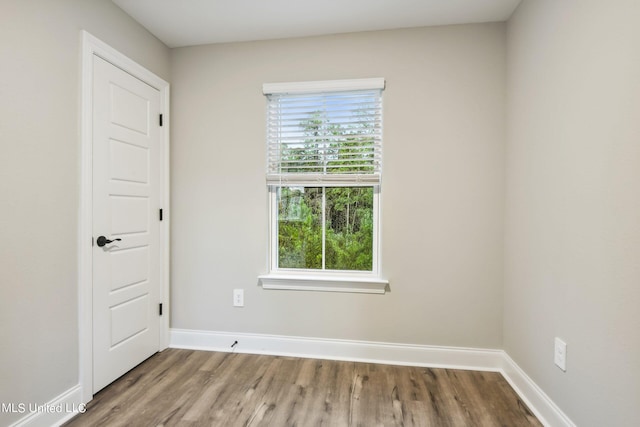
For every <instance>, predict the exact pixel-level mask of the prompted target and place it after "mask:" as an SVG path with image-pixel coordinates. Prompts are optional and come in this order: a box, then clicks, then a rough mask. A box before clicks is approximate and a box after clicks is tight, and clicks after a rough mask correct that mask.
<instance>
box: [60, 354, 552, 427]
mask: <svg viewBox="0 0 640 427" xmlns="http://www.w3.org/2000/svg"><path fill="white" fill-rule="evenodd" d="M87 425H105V426H110V427H111V426H132V425H133V426H154V427H155V426H180V427H191V426H225V427H226V426H243V427H247V426H367V427H369V426H385V427H387V426H452V427H458V426H505V425H508V426H514V427H517V426H540V425H541V424H540V423H539V422H538V420H537V419H536V418H535V417H534V416H533V414H532V413H531V411H530V410H529V409H528V408H527V407H526V405H525V404H524V403H523V402H522V401H521V400H520V399H519V397H518V396H517V394H516V393H515V392H514V391H513V389H512V388H511V387H510V386H509V384H508V383H507V382H506V380H505V379H504V378H503V377H502V376H501V375H500V374H499V373H496V372H474V371H463V370H450V369H431V368H422V367H410V366H391V365H381V364H373V363H354V362H341V361H328V360H317V359H302V358H292V357H278V356H260V355H249V354H235V353H216V352H206V351H193V350H180V349H168V350H165V351H164V352H162V353H159V354H156V355H154V356H153V357H151V358H150V359H149V360H147V361H146V362H144V363H142V364H141V365H139V366H138V367H136V368H135V369H133V370H132V371H130V372H128V373H127V374H125V375H124V376H123V377H122V378H120V379H118V380H117V381H115V382H114V383H113V384H111V385H109V386H108V387H106V388H105V389H104V390H102V391H100V392H99V393H98V394H96V395H95V396H94V399H93V400H92V401H91V402H90V403H89V405H88V407H87V412H86V413H85V414H80V415H78V416H76V417H74V418H73V419H72V420H70V421H69V422H68V423H67V424H66V426H69V427H74V426H87Z"/></svg>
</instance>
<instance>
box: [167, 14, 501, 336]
mask: <svg viewBox="0 0 640 427" xmlns="http://www.w3.org/2000/svg"><path fill="white" fill-rule="evenodd" d="M171 65H172V85H173V92H172V94H173V95H172V112H173V122H172V131H173V132H172V153H171V155H172V165H171V166H172V188H171V190H172V206H171V207H172V212H173V217H172V221H173V222H172V239H173V240H172V245H173V246H172V254H173V258H172V313H171V314H172V327H174V328H187V329H202V330H213V331H231V332H251V333H269V334H281V335H294V336H305V337H329V338H343V339H357V340H374V341H385V342H397V343H416V344H433V345H450V346H466V347H487V348H499V347H501V344H502V336H501V333H502V271H503V267H502V241H503V227H502V226H503V221H502V219H503V199H504V191H503V190H504V179H503V171H504V163H503V162H504V108H505V93H504V81H505V26H504V24H483V25H463V26H448V27H438V28H421V29H411V30H398V31H386V32H371V33H358V34H349V35H337V36H326V37H313V38H301V39H288V40H278V41H267V42H255V43H236V44H221V45H209V46H199V47H191V48H180V49H174V50H172V55H171ZM365 77H384V78H386V82H387V89H386V90H385V92H384V102H385V105H384V114H385V128H384V138H385V140H384V156H385V157H384V178H383V196H382V197H383V199H382V241H383V246H382V271H383V275H384V276H385V277H386V278H388V279H389V280H390V282H391V285H390V286H391V292H389V293H387V294H386V295H383V296H380V295H357V294H343V293H323V292H306V291H302V292H301V291H273V290H271V291H268V290H263V289H262V288H260V287H259V286H258V280H257V276H258V275H259V274H263V273H266V272H267V228H268V221H267V192H266V185H265V176H264V174H265V102H266V101H265V99H264V96H263V95H262V92H261V89H262V84H263V83H265V82H281V81H305V80H328V79H348V78H365ZM234 288H244V289H245V307H244V308H233V307H232V289H234Z"/></svg>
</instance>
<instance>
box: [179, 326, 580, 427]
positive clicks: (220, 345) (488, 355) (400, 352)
mask: <svg viewBox="0 0 640 427" xmlns="http://www.w3.org/2000/svg"><path fill="white" fill-rule="evenodd" d="M170 337H171V339H170V344H169V347H172V348H185V349H192V350H207V351H221V352H229V353H230V352H237V353H250V354H267V355H274V356H294V357H305V358H314V359H329V360H345V361H354V362H370V363H382V364H388V365H408V366H425V367H431V368H449V369H467V370H475V371H494V372H500V373H501V374H502V375H503V376H504V377H505V379H506V380H507V382H509V384H510V385H511V386H512V387H513V389H514V390H515V391H516V393H517V394H518V395H519V396H520V398H521V399H522V400H523V401H524V402H525V403H526V404H527V406H528V407H529V408H530V409H531V411H532V412H533V413H534V414H535V416H536V417H537V418H538V419H539V420H540V422H541V423H542V424H544V425H545V426H548V427H556V426H557V427H575V424H574V423H573V422H572V421H571V420H570V419H569V417H567V416H566V415H565V414H564V413H563V412H562V411H561V410H560V408H558V406H557V405H556V404H555V403H554V402H553V401H552V400H551V399H550V398H549V396H547V395H546V394H545V393H544V392H543V391H542V390H541V389H540V387H538V386H537V385H536V384H535V383H534V382H533V381H532V380H531V378H529V377H528V376H527V375H526V374H525V373H524V372H523V371H522V369H520V367H519V366H518V365H517V364H516V363H515V362H514V361H513V360H512V359H511V358H510V357H509V355H508V354H507V353H505V352H504V351H503V350H492V349H477V348H461V347H438V346H428V345H412V344H396V343H382V342H369V341H351V340H337V339H321V338H304V337H290V336H281V335H262V334H247V333H232V332H214V331H197V330H188V329H171V330H170ZM235 341H237V344H236V345H235V346H233V347H232V344H233V343H234V342H235Z"/></svg>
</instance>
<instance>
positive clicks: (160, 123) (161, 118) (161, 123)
mask: <svg viewBox="0 0 640 427" xmlns="http://www.w3.org/2000/svg"><path fill="white" fill-rule="evenodd" d="M160 126H162V114H160Z"/></svg>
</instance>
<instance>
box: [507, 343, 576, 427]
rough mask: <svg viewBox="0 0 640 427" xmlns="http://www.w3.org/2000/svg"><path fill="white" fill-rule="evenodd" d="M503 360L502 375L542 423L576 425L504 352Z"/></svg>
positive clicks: (547, 424) (546, 424)
mask: <svg viewBox="0 0 640 427" xmlns="http://www.w3.org/2000/svg"><path fill="white" fill-rule="evenodd" d="M503 360H504V365H503V366H502V369H501V372H502V375H503V376H504V377H505V379H506V380H507V382H508V383H509V384H510V385H511V387H513V389H514V390H515V391H516V393H518V395H519V396H520V398H521V399H522V400H523V401H524V403H526V404H527V406H528V407H529V408H530V409H531V410H532V411H533V413H534V414H535V416H536V417H537V418H538V419H539V420H540V422H541V423H542V424H544V425H545V426H553V427H555V426H562V427H576V425H575V424H574V423H573V421H571V419H569V417H568V416H567V415H566V414H565V413H564V412H562V410H561V409H560V408H559V407H558V405H556V404H555V402H554V401H553V400H551V398H550V397H549V396H547V394H546V393H545V392H544V391H542V389H541V388H540V387H538V385H537V384H536V383H535V382H533V380H532V379H531V378H529V376H528V375H527V374H526V373H525V372H524V371H523V370H522V369H521V368H520V366H518V364H517V363H516V362H514V361H513V359H511V357H509V355H508V354H507V353H504V359H503Z"/></svg>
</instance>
